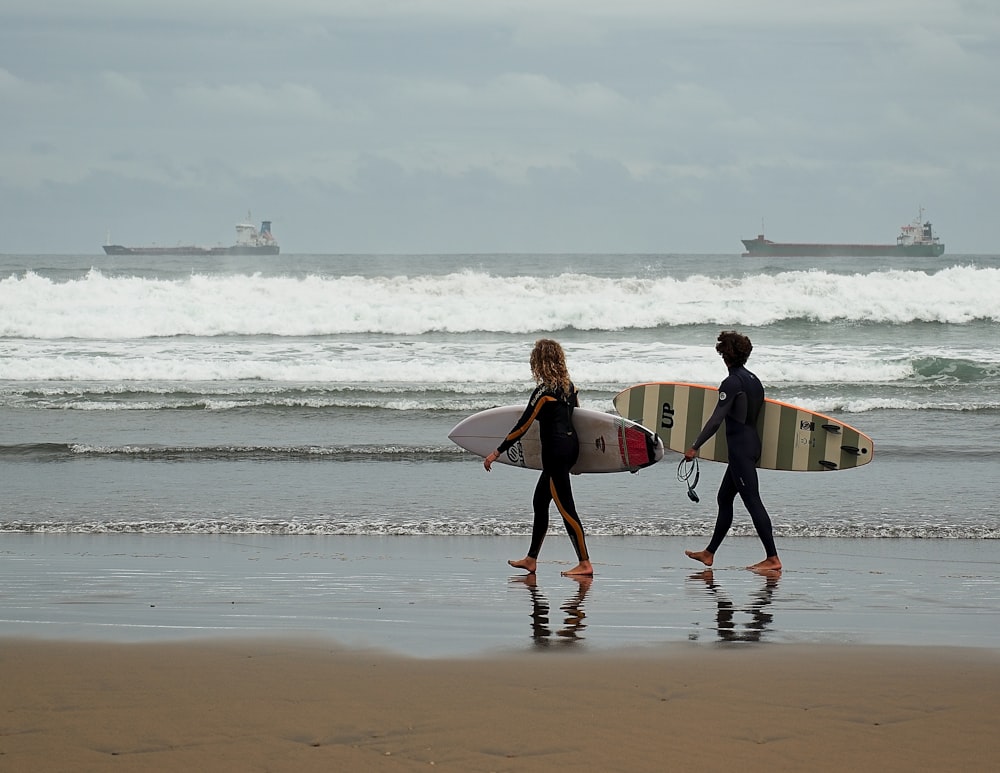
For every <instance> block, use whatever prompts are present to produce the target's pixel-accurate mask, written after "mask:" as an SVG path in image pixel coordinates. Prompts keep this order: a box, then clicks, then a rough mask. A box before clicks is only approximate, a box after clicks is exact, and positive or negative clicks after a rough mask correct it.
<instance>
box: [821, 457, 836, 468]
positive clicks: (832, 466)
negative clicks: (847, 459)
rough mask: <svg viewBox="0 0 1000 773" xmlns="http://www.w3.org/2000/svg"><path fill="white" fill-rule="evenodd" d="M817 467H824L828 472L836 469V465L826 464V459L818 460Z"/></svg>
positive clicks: (832, 463)
mask: <svg viewBox="0 0 1000 773" xmlns="http://www.w3.org/2000/svg"><path fill="white" fill-rule="evenodd" d="M819 466H820V467H825V468H826V469H828V470H836V469H837V463H836V462H828V461H827V460H826V459H820V460H819Z"/></svg>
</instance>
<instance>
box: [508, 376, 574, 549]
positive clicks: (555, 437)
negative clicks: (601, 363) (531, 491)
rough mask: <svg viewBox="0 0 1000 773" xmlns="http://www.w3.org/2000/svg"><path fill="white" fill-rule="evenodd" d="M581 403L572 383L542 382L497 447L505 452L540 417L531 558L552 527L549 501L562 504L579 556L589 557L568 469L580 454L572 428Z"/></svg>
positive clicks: (565, 520) (561, 508) (564, 521)
mask: <svg viewBox="0 0 1000 773" xmlns="http://www.w3.org/2000/svg"><path fill="white" fill-rule="evenodd" d="M579 404H580V401H579V398H578V396H577V391H576V387H574V386H573V385H572V384H570V389H569V393H568V394H567V393H566V392H564V391H563V390H562V389H558V388H557V389H551V388H549V387H547V386H545V385H544V384H539V385H538V386H537V387H535V391H534V392H532V393H531V397H530V398H529V399H528V405H527V407H526V408H525V409H524V413H523V414H521V418H520V419H518V422H517V424H516V425H515V426H514V429H512V430H511V431H510V433H509V434H508V435H507V437H506V438H505V439H504V441H503V442H502V443H501V444H500V445H499V446H498V447H497V452H498V453H501V454H502V453H504V452H506V451H507V449H508V448H510V447H511V446H512V445H514V443H516V442H517V440H518V439H519V438H520V437H521V436H522V435H523V434H524V433H525V432H527V431H528V428H529V427H530V426H531V423H532V422H533V421H535V420H536V419H537V420H538V425H539V430H540V435H541V441H542V474H541V475H540V476H539V478H538V484H537V485H536V486H535V495H534V497H533V498H532V507H533V509H534V512H535V520H534V524H533V526H532V529H531V546H530V547H529V548H528V555H529V556H530V557H531V558H538V554H539V552H540V551H541V549H542V542H543V541H544V540H545V534H546V532H547V531H548V529H549V503H551V502H553V501H554V502H555V503H556V507H557V508H559V514H560V515H561V516H562V518H563V523H564V524H565V525H566V532H567V533H568V534H569V538H570V541H571V542H572V543H573V548H574V549H575V550H576V556H577V558H578V559H579V560H580V561H586V560H588V559H589V558H590V556H589V555H588V554H587V543H586V540H585V539H584V535H583V524H581V523H580V516H579V515H577V513H576V505H575V504H574V502H573V488H572V486H571V485H570V480H569V475H570V473H569V471H570V469H571V468H572V467H573V465H574V464H576V460H577V458H578V457H579V455H580V441H579V438H578V437H577V435H576V432H575V431H574V430H573V409H574V408H576V407H577V406H578V405H579Z"/></svg>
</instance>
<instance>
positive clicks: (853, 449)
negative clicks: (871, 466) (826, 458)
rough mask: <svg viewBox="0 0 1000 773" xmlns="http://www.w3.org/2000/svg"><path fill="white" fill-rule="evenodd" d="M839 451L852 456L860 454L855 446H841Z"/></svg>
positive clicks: (859, 450)
mask: <svg viewBox="0 0 1000 773" xmlns="http://www.w3.org/2000/svg"><path fill="white" fill-rule="evenodd" d="M840 450H841V451H843V452H844V453H845V454H853V455H854V456H859V455H860V454H861V449H860V448H858V447H857V446H841V447H840Z"/></svg>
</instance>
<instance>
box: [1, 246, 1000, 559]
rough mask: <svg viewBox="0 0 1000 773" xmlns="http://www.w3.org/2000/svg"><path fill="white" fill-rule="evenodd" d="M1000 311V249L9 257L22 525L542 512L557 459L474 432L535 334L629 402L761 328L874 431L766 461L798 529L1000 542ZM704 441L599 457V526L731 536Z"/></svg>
mask: <svg viewBox="0 0 1000 773" xmlns="http://www.w3.org/2000/svg"><path fill="white" fill-rule="evenodd" d="M998 323H1000V256H997V255H988V256H981V255H975V256H972V255H970V256H963V255H954V256H952V255H946V256H944V257H943V258H909V259H900V258H894V259H889V258H886V259H810V260H790V259H763V258H754V259H750V258H741V257H739V256H738V255H736V254H734V255H670V254H665V255H597V254H582V255H528V254H519V255H499V254H498V255H484V254H462V255H457V254H456V255H280V256H277V257H273V256H272V257H236V256H230V257H221V258H192V257H174V258H166V259H165V258H160V257H137V256H103V255H59V256H56V255H0V476H2V478H0V479H2V481H3V488H4V494H5V496H4V501H5V504H4V506H3V508H2V510H0V531H2V532H8V533H31V534H39V533H63V534H65V533H73V534H79V533H87V534H115V533H122V534H132V535H134V534H153V533H156V534H172V535H178V534H186V533H196V534H224V535H230V534H261V535H283V534H288V535H297V536H309V535H445V536H462V535H469V536H480V537H481V536H498V537H504V538H507V537H511V536H516V535H527V534H528V533H529V530H530V524H531V512H530V498H531V491H532V488H533V486H534V483H535V474H534V473H532V472H530V471H525V470H520V469H514V468H510V467H503V466H500V465H498V466H496V467H494V470H493V472H492V473H491V474H487V473H486V472H485V471H484V470H483V469H482V465H481V461H480V460H479V459H477V458H475V457H472V456H471V455H469V454H468V453H466V452H464V451H462V450H461V449H459V448H458V447H456V446H454V445H453V444H452V443H451V442H450V441H449V440H448V437H447V436H448V432H449V430H450V429H451V428H452V427H453V426H454V425H455V424H456V423H458V422H459V421H460V420H461V419H463V418H465V417H466V416H468V415H469V414H471V413H473V412H476V411H479V410H482V409H485V408H489V407H492V406H497V405H507V404H523V403H524V401H525V400H526V399H527V396H528V394H529V392H530V390H531V388H532V386H533V384H532V381H531V377H530V371H529V367H528V355H529V352H530V350H531V347H532V345H533V343H534V341H535V340H536V339H537V338H539V337H543V336H544V337H553V338H556V339H557V340H559V341H560V342H561V343H562V344H563V346H564V347H565V350H566V353H567V359H568V364H569V367H570V371H571V375H572V377H573V379H574V381H575V382H576V384H577V386H578V387H579V388H580V390H581V399H582V405H583V406H584V407H587V408H594V409H598V410H604V411H613V405H612V399H613V397H614V395H615V394H616V393H617V392H618V391H620V390H621V389H623V388H625V387H627V386H630V385H631V384H634V383H638V382H643V381H656V380H671V381H674V380H676V381H689V382H696V383H705V384H711V385H717V384H718V383H719V382H720V381H721V380H722V378H723V376H724V375H725V369H724V366H723V364H722V361H721V359H720V358H719V357H718V355H717V354H716V353H715V351H714V344H715V338H716V336H717V335H718V333H719V331H720V330H723V329H731V328H732V329H737V330H740V331H741V332H744V333H746V334H747V335H749V336H750V338H751V339H752V341H753V343H754V352H753V355H752V356H751V358H750V362H749V363H748V366H749V367H750V368H751V370H753V371H754V372H756V373H757V375H758V376H759V377H760V379H761V381H762V382H763V383H764V386H765V388H766V390H767V394H768V396H769V397H772V398H775V399H778V400H782V401H785V402H790V403H795V404H798V405H802V406H804V407H806V408H809V409H811V410H815V411H820V412H822V413H826V414H829V415H832V416H834V417H836V418H838V419H840V420H842V421H845V422H847V423H849V424H851V425H853V426H855V427H857V428H858V429H860V430H861V431H862V432H865V433H866V434H868V435H870V436H871V437H872V438H873V439H874V443H875V455H874V460H873V461H872V463H870V464H868V465H866V466H864V467H861V468H858V469H854V470H845V471H839V472H823V473H788V472H773V471H762V472H761V475H760V478H761V491H762V495H763V498H764V501H765V504H766V505H767V507H768V510H769V512H770V514H771V517H772V520H773V521H774V525H775V533H776V536H777V540H778V547H779V551H780V549H781V544H782V543H781V540H782V538H815V539H817V540H820V542H817V544H818V545H822V542H821V540H822V539H824V538H865V539H867V538H871V539H873V540H875V539H900V538H922V539H974V540H981V539H997V538H1000V517H998V514H997V480H998V479H1000V475H998V473H1000V335H998V328H1000V325H998ZM679 460H680V457H679V456H678V455H675V454H670V455H668V457H667V458H665V459H664V460H663V461H662V462H660V463H659V464H657V465H654V466H653V467H650V468H648V469H645V470H642V471H640V472H638V473H636V474H628V473H619V474H612V475H582V476H578V477H576V478H574V481H573V483H574V489H575V492H576V499H577V505H578V508H579V510H580V514H581V517H582V519H583V523H584V526H585V528H586V530H587V532H588V533H589V534H593V535H608V536H623V537H643V536H650V535H659V536H669V537H676V536H682V537H691V538H692V539H691V545H692V547H698V548H700V547H703V543H704V542H705V541H707V537H708V535H709V533H710V531H711V526H712V524H713V522H714V518H715V507H714V490H715V488H716V487H717V485H718V482H719V479H720V477H721V474H722V472H723V469H724V468H723V467H722V465H718V464H713V463H708V462H705V463H702V465H701V481H700V483H699V489H698V490H699V493H700V494H701V502H700V503H698V504H695V503H693V502H691V501H690V500H689V499H688V498H687V496H686V488H685V486H684V485H683V484H682V483H680V482H679V481H678V480H677V462H678V461H679ZM552 533H553V535H556V536H553V537H551V538H550V540H559V541H561V543H562V544H561V546H560V552H561V553H568V552H569V546H568V542H567V540H566V538H565V535H564V534H563V532H562V526H561V524H560V523H558V518H553V525H552ZM733 534H734V536H739V535H744V536H746V535H753V530H752V526H751V524H750V521H749V517H748V516H747V515H746V513H745V511H743V510H742V509H741V507H740V505H739V503H737V515H736V524H735V526H734V530H733ZM524 542H525V547H526V546H527V538H526V537H525V539H524ZM546 549H547V550H550V549H551V548H550V546H549V545H547V546H546Z"/></svg>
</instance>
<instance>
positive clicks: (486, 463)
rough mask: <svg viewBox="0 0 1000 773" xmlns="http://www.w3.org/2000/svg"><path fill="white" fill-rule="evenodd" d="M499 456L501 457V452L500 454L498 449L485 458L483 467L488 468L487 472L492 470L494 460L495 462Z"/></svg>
mask: <svg viewBox="0 0 1000 773" xmlns="http://www.w3.org/2000/svg"><path fill="white" fill-rule="evenodd" d="M499 458H500V454H498V453H497V452H496V451H494V452H493V453H491V454H490V455H489V456H487V457H486V458H485V459H483V467H485V468H486V472H489V471H490V467H492V466H493V462H495V461H496V460H497V459H499Z"/></svg>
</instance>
